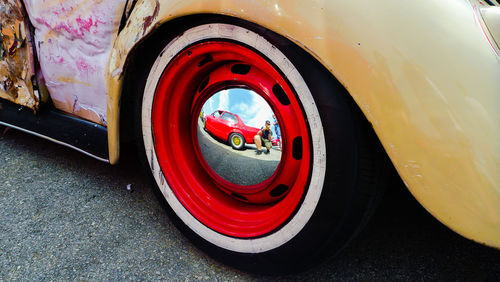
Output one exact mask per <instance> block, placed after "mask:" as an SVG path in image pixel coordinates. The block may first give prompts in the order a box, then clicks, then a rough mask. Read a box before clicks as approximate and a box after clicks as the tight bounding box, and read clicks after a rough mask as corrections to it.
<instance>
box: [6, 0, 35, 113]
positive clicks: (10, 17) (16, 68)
mask: <svg viewBox="0 0 500 282" xmlns="http://www.w3.org/2000/svg"><path fill="white" fill-rule="evenodd" d="M28 24H29V21H28V17H27V15H26V14H25V12H24V8H23V6H22V3H21V2H20V1H19V0H6V1H2V2H0V98H3V99H7V100H9V101H12V102H14V103H17V104H20V105H23V106H26V107H29V108H32V109H33V110H36V108H37V106H38V98H37V96H36V95H35V93H34V91H33V83H32V78H33V75H34V73H35V71H34V57H33V49H32V45H31V41H30V38H31V37H30V36H29V33H28V32H29V31H28V28H27V26H28Z"/></svg>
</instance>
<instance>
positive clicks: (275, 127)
mask: <svg viewBox="0 0 500 282" xmlns="http://www.w3.org/2000/svg"><path fill="white" fill-rule="evenodd" d="M273 121H274V122H273V125H274V132H276V141H277V142H278V146H280V150H281V131H280V125H279V123H278V119H277V118H276V115H273Z"/></svg>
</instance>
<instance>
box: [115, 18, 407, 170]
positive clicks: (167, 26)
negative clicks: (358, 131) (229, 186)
mask: <svg viewBox="0 0 500 282" xmlns="http://www.w3.org/2000/svg"><path fill="white" fill-rule="evenodd" d="M214 21H218V22H221V23H236V24H242V25H243V26H248V25H251V26H252V29H253V30H254V31H255V32H257V33H259V34H266V33H274V32H273V31H270V30H268V29H266V28H264V27H262V26H259V25H257V24H255V23H252V22H248V21H246V20H243V19H239V18H234V17H230V16H225V15H218V14H197V15H188V16H184V17H180V18H176V19H173V20H171V21H169V22H166V23H163V24H162V25H161V26H158V27H157V28H156V29H155V30H154V31H152V32H151V33H150V34H149V35H147V36H146V37H145V38H143V39H142V40H141V41H140V42H139V43H138V44H137V45H136V46H135V47H134V48H133V49H132V51H131V52H130V53H129V55H128V57H127V60H126V63H125V66H124V80H123V87H122V93H121V97H120V120H119V121H120V143H133V142H135V136H134V132H135V131H134V126H132V125H134V124H135V123H136V122H137V121H136V120H134V115H133V112H134V109H133V106H134V104H136V99H137V97H138V96H139V95H136V93H137V91H138V90H139V89H138V88H140V87H138V86H139V85H141V83H136V81H137V80H136V79H134V78H143V77H147V74H146V76H145V73H144V71H145V70H146V71H148V69H149V65H150V64H151V62H154V60H155V59H156V56H157V54H159V53H160V52H161V50H162V48H164V46H166V44H167V43H168V42H170V41H171V40H172V39H173V38H175V36H176V35H177V34H179V33H180V32H181V31H182V30H185V29H186V28H189V27H191V26H194V25H198V24H204V23H213V22H214ZM274 35H275V36H278V37H282V36H281V35H279V34H276V33H274ZM286 42H288V46H294V47H295V50H297V51H296V52H304V53H305V54H307V55H306V56H302V57H301V58H302V62H306V61H310V60H313V61H314V62H315V63H316V64H317V65H318V67H320V68H322V69H324V73H328V74H329V77H328V78H324V79H331V80H332V81H334V82H335V83H336V84H337V85H338V87H339V88H341V89H343V91H344V92H345V94H346V95H345V98H346V99H347V100H349V102H350V103H351V105H352V106H353V107H352V108H353V109H355V111H356V112H357V115H358V116H359V117H360V118H362V119H363V120H364V122H366V124H367V125H368V126H366V128H367V130H370V135H371V136H373V138H372V139H373V142H376V143H377V145H378V146H380V148H381V150H382V151H383V154H384V155H385V158H386V159H387V160H388V161H387V163H388V167H390V169H391V170H393V173H391V174H394V175H398V173H397V172H396V169H395V168H394V167H393V165H392V163H391V161H390V159H389V157H388V155H387V153H386V152H385V149H384V148H383V146H382V145H381V143H380V140H379V139H378V136H377V135H376V133H375V130H374V129H373V127H372V124H371V123H370V121H369V120H368V119H367V118H366V116H365V115H364V114H363V112H362V110H361V109H360V108H359V106H358V105H357V103H356V101H355V100H354V99H353V98H352V96H351V95H350V93H349V92H348V91H347V89H346V88H345V87H344V86H343V85H342V84H341V83H340V81H339V80H338V79H337V78H336V77H335V76H334V75H333V74H332V73H331V72H330V71H329V70H328V69H327V68H326V67H325V66H324V65H323V64H321V63H320V62H319V61H318V60H316V58H314V57H313V56H312V55H311V54H309V52H308V51H307V50H306V49H304V48H302V47H301V46H298V45H296V44H294V43H293V42H291V41H290V40H286ZM273 43H274V44H276V45H280V44H277V43H276V42H273ZM277 47H280V46H277ZM299 64H301V62H299ZM240 134H242V133H240ZM229 135H230V134H229ZM229 135H228V138H229ZM242 135H243V134H242ZM243 136H244V135H243Z"/></svg>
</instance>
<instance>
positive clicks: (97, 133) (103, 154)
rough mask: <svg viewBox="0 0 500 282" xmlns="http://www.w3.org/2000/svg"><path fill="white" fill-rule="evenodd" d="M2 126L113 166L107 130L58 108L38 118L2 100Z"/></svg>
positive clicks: (42, 111) (43, 110) (0, 102)
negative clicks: (110, 161) (110, 160)
mask: <svg viewBox="0 0 500 282" xmlns="http://www.w3.org/2000/svg"><path fill="white" fill-rule="evenodd" d="M0 124H1V125H5V126H7V127H11V128H14V129H17V130H21V131H24V132H27V133H30V134H33V135H35V136H38V137H42V138H45V139H47V140H50V141H52V142H55V143H57V144H61V145H64V146H66V147H69V148H71V149H74V150H77V151H79V152H81V153H84V154H86V155H88V156H90V157H93V158H95V159H98V160H100V161H103V162H108V163H109V159H108V158H109V155H108V131H107V128H106V127H104V126H102V125H99V124H96V123H93V122H90V121H86V120H83V119H79V118H76V117H73V116H70V115H67V114H64V113H62V112H59V111H57V110H55V109H42V110H40V111H39V113H37V114H36V115H35V114H33V111H32V110H31V109H29V108H25V107H23V106H19V105H17V104H14V103H11V102H8V101H5V100H0Z"/></svg>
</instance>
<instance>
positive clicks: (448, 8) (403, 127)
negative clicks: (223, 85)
mask: <svg viewBox="0 0 500 282" xmlns="http://www.w3.org/2000/svg"><path fill="white" fill-rule="evenodd" d="M478 3H479V1H476V0H470V1H469V0H453V1H452V0H449V1H446V0H443V1H434V0H423V1H399V0H385V1H366V2H363V4H362V5H360V4H359V3H358V2H356V1H333V0H332V1H324V0H315V1H313V0H311V1H298V0H297V1H288V0H282V1H278V0H256V1H247V0H225V1H220V0H182V1H180V0H179V1H168V0H163V1H162V0H140V1H138V2H137V4H136V6H135V8H134V10H133V11H132V14H131V16H130V18H129V19H128V23H127V25H126V27H125V28H124V30H122V31H121V33H120V34H119V36H118V38H117V40H116V42H115V44H114V48H113V52H112V55H111V59H110V65H109V70H108V91H109V95H108V134H109V151H110V161H111V162H112V163H115V162H116V161H117V160H118V155H119V147H118V144H119V142H118V140H119V135H118V128H119V124H118V121H119V100H120V95H121V85H122V73H123V68H124V66H125V62H126V60H127V55H128V54H129V53H130V51H131V50H132V49H133V48H134V47H135V46H136V45H137V44H138V42H139V41H140V39H142V38H143V37H144V36H146V35H147V34H148V33H150V32H151V31H153V30H154V29H155V27H157V26H158V25H161V24H162V23H165V22H167V21H169V20H172V19H174V18H178V17H182V16H186V15H193V14H201V13H215V14H223V15H229V16H234V17H238V18H242V19H245V20H247V21H250V22H254V23H257V24H259V25H261V26H263V27H266V28H268V29H271V30H273V31H275V32H277V33H279V34H281V35H283V36H285V37H287V38H289V39H290V40H291V41H293V42H295V43H296V44H298V45H299V46H301V47H302V48H304V49H305V50H307V51H308V52H309V53H311V54H312V55H313V56H314V57H316V58H317V59H318V60H319V61H320V62H321V63H322V64H323V65H324V66H325V67H326V68H327V69H329V70H330V71H331V72H332V74H333V75H334V76H335V77H336V78H337V79H338V80H339V81H340V82H341V83H342V84H343V85H344V86H345V87H346V89H347V90H348V91H349V93H350V94H351V95H352V97H353V98H354V99H355V101H356V102H357V104H358V105H359V107H360V108H361V109H362V111H363V112H364V114H365V115H366V117H367V119H368V120H369V121H370V122H371V123H372V125H373V127H374V129H375V131H376V133H377V135H378V137H379V139H380V141H381V142H382V144H383V145H384V147H385V149H386V151H387V153H388V155H389V157H390V158H391V160H392V162H393V164H394V165H395V167H396V169H397V170H398V172H399V174H400V176H401V177H402V178H403V180H404V181H405V184H406V185H407V186H408V188H409V189H410V191H411V192H412V193H413V195H414V196H415V197H416V198H417V199H418V201H419V202H420V203H421V204H422V205H423V206H424V207H425V208H426V209H427V210H428V211H429V212H431V213H432V214H433V215H434V216H435V217H436V218H437V219H439V220H440V221H441V222H443V223H444V224H446V225H447V226H449V227H450V228H452V229H453V230H455V231H456V232H458V233H460V234H461V235H463V236H465V237H467V238H470V239H473V240H475V241H477V242H480V243H483V244H486V245H489V246H494V247H497V248H500V180H499V178H500V170H499V168H500V145H499V144H500V111H498V107H499V106H500V79H499V78H500V59H499V57H498V54H497V52H498V50H497V49H496V48H497V46H496V45H494V44H492V42H494V41H492V39H491V38H488V37H487V35H488V36H489V35H490V34H489V32H488V30H487V29H486V28H485V26H484V22H483V21H482V18H481V16H480V12H479V9H478V8H477V5H479V4H478Z"/></svg>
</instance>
